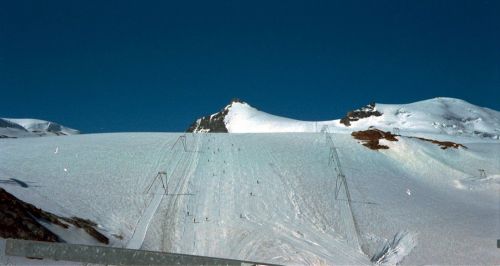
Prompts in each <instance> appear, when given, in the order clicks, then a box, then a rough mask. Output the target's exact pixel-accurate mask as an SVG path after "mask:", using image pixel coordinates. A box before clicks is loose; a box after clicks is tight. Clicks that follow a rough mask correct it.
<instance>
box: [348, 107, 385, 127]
mask: <svg viewBox="0 0 500 266" xmlns="http://www.w3.org/2000/svg"><path fill="white" fill-rule="evenodd" d="M381 115H382V113H381V112H379V111H377V110H376V109H375V103H370V104H368V105H366V106H364V107H362V108H360V109H356V110H354V111H350V112H348V113H347V115H346V116H345V117H343V118H341V119H340V123H342V124H344V125H345V126H350V125H351V122H352V121H358V120H359V119H363V118H367V117H370V116H381Z"/></svg>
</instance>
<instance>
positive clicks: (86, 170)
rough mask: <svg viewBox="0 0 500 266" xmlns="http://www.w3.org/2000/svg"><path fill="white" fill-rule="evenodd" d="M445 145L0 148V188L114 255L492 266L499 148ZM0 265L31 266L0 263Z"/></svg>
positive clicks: (13, 144) (311, 138) (146, 137)
mask: <svg viewBox="0 0 500 266" xmlns="http://www.w3.org/2000/svg"><path fill="white" fill-rule="evenodd" d="M453 138H454V139H455V141H459V140H460V141H461V144H462V145H463V147H462V146H459V147H456V148H453V147H452V148H448V149H442V148H441V147H439V146H438V145H436V144H434V143H432V142H428V141H424V140H421V139H418V138H410V137H403V136H398V137H396V140H395V141H394V140H393V141H389V140H385V139H384V140H380V141H381V143H380V144H383V145H385V146H387V147H388V148H387V149H380V150H378V151H377V150H371V149H368V148H367V147H365V146H363V145H360V143H359V141H358V140H357V139H355V138H354V137H353V136H351V135H350V134H343V133H332V134H330V133H326V132H324V133H300V134H298V133H282V134H274V133H271V134H269V133H268V134H210V133H207V134H177V133H175V134H174V133H113V134H89V135H77V136H74V137H71V138H23V139H9V140H5V139H0V162H2V163H1V164H0V187H2V188H3V189H5V190H6V191H7V192H9V193H11V194H12V195H13V196H15V197H17V198H19V199H20V200H23V201H24V202H26V203H29V204H32V205H35V206H36V207H37V208H42V209H43V210H44V211H46V212H49V213H52V214H53V215H57V217H74V216H77V217H81V218H84V219H88V220H89V221H92V223H94V222H95V224H97V226H96V229H97V230H98V231H99V232H100V233H102V234H104V235H105V236H106V237H107V238H108V239H109V245H111V246H115V247H128V248H141V249H147V250H157V251H169V252H176V253H184V254H194V255H204V256H216V257H225V258H234V259H245V260H253V261H262V262H268V263H277V264H285V265H311V264H316V265H317V264H326V265H336V264H341V265H363V264H371V263H380V264H392V265H394V264H396V263H402V264H408V265H423V264H446V265H450V264H451V265H453V264H473V265H477V264H490V265H491V264H495V263H497V262H498V261H500V253H499V252H498V249H497V247H496V244H495V243H496V239H497V238H498V236H499V234H500V231H499V227H498V213H499V209H498V206H500V198H499V193H498V192H499V191H500V160H499V157H498V154H499V151H500V143H499V142H498V141H497V140H492V139H487V138H484V139H481V138H477V137H474V138H462V137H453ZM183 143H185V144H186V148H185V149H184V145H183ZM334 151H337V152H338V156H334V155H335V153H334ZM339 163H340V165H341V169H342V171H343V173H344V175H345V177H346V178H345V183H342V182H343V181H342V182H340V183H339V179H338V178H339V176H338V169H339ZM159 172H165V173H167V175H166V179H162V178H165V176H163V177H160V178H158V173H159ZM13 180H14V181H15V182H14V181H13ZM162 180H163V181H165V182H166V187H164V186H163V184H164V183H162ZM341 180H342V179H340V181H341ZM23 184H24V185H23ZM343 184H346V185H345V186H343ZM346 188H348V190H349V191H350V193H347V192H346V191H347V190H346ZM40 223H43V221H40ZM43 225H44V226H46V227H47V228H48V229H49V230H50V231H52V232H53V233H54V234H56V235H57V236H58V237H59V238H60V239H62V240H63V241H66V242H69V243H87V244H94V243H93V242H96V241H95V240H91V239H90V240H89V239H88V237H86V236H85V235H83V234H76V235H75V231H78V229H77V228H74V227H71V226H70V227H69V228H68V229H64V228H62V227H60V226H59V225H57V224H51V223H47V222H44V223H43ZM92 241H93V242H92ZM10 263H13V264H21V265H26V264H33V263H34V262H33V261H31V260H26V259H24V260H23V259H22V258H13V257H5V258H2V257H0V264H5V265H7V264H10ZM41 263H46V264H52V262H50V261H49V262H47V261H45V260H44V261H41Z"/></svg>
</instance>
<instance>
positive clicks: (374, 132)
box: [351, 129, 398, 150]
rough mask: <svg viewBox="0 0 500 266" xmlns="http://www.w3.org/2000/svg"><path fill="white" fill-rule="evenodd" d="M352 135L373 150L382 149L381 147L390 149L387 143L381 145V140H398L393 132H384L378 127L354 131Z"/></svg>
mask: <svg viewBox="0 0 500 266" xmlns="http://www.w3.org/2000/svg"><path fill="white" fill-rule="evenodd" d="M351 135H352V136H353V137H354V138H355V139H358V140H361V141H362V142H363V145H364V146H366V147H368V148H370V149H372V150H380V149H389V147H388V146H387V145H381V144H380V143H379V140H381V139H385V140H388V141H398V139H397V138H396V136H398V135H394V134H392V133H391V132H389V131H387V132H384V131H382V130H378V129H368V130H363V131H354V132H352V133H351Z"/></svg>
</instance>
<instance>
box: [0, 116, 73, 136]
mask: <svg viewBox="0 0 500 266" xmlns="http://www.w3.org/2000/svg"><path fill="white" fill-rule="evenodd" d="M75 134H80V132H79V131H78V130H76V129H72V128H69V127H65V126H62V125H60V124H58V123H54V122H50V121H45V120H40V119H31V118H0V135H2V136H4V137H11V138H13V137H14V138H23V137H38V136H58V135H75Z"/></svg>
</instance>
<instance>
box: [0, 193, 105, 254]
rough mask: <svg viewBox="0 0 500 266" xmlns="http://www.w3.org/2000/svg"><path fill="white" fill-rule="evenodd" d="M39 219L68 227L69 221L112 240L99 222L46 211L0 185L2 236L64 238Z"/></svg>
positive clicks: (97, 236) (101, 239)
mask: <svg viewBox="0 0 500 266" xmlns="http://www.w3.org/2000/svg"><path fill="white" fill-rule="evenodd" d="M37 220H44V221H47V222H50V223H53V224H56V225H59V226H61V227H63V228H68V227H69V225H68V223H69V224H73V225H75V226H77V227H79V228H83V229H84V230H85V231H86V232H87V233H88V234H89V235H91V236H93V237H94V238H95V239H97V240H98V241H99V242H101V243H104V244H108V243H109V239H108V238H107V237H106V236H104V235H103V234H101V233H99V232H98V231H97V230H96V229H95V228H94V227H95V226H97V224H96V223H94V222H92V221H90V220H86V219H82V218H78V217H72V218H66V217H61V216H58V215H55V214H53V213H50V212H46V211H44V210H42V209H40V208H37V207H35V206H34V205H32V204H29V203H26V202H24V201H22V200H20V199H18V198H16V197H14V196H13V195H12V194H10V193H8V192H7V191H5V189H3V188H1V187H0V237H2V238H17V239H26V240H36V241H47V242H61V239H59V237H58V236H57V235H55V234H54V233H52V232H51V231H49V230H48V229H47V228H45V227H44V226H43V225H41V224H40V223H39V222H38V221H37ZM63 221H64V222H63Z"/></svg>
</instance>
